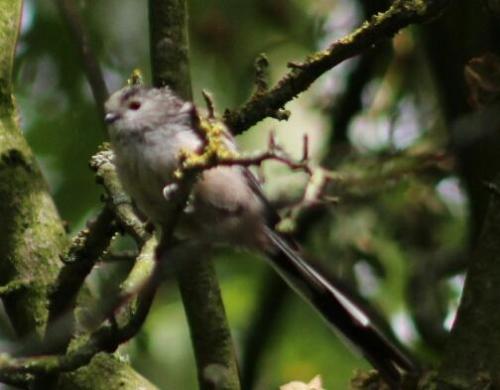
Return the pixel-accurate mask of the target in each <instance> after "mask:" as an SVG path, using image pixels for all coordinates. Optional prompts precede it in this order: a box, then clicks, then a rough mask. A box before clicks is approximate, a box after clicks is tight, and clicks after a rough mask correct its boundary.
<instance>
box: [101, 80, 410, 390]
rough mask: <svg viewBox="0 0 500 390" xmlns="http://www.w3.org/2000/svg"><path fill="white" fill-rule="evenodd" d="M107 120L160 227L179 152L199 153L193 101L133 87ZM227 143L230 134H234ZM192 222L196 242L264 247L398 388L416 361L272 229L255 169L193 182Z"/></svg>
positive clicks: (222, 171) (130, 186) (207, 174)
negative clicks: (253, 175)
mask: <svg viewBox="0 0 500 390" xmlns="http://www.w3.org/2000/svg"><path fill="white" fill-rule="evenodd" d="M105 110H106V117H105V121H106V122H107V123H108V124H109V125H110V128H109V134H110V138H111V143H112V146H113V149H114V152H115V163H116V168H117V171H118V175H119V177H120V179H121V181H122V184H123V186H124V188H125V190H126V191H127V192H128V193H129V195H130V196H131V197H132V198H133V200H134V201H135V203H136V204H137V207H138V208H139V209H140V210H141V211H142V212H143V213H144V214H145V215H146V216H147V217H148V218H149V219H150V220H151V221H152V222H154V223H156V224H158V225H160V226H162V225H164V224H165V223H167V221H166V218H168V216H169V215H171V210H170V208H171V207H172V205H171V204H172V202H168V198H169V197H170V196H172V192H175V191H172V188H171V187H169V186H167V184H168V183H172V181H173V175H174V172H175V171H176V169H178V167H179V155H180V154H181V152H185V151H192V152H194V153H196V152H200V151H201V149H202V148H203V145H204V143H203V140H202V137H201V135H200V133H199V132H197V131H196V130H195V126H196V125H197V124H196V123H195V119H194V115H193V112H194V111H193V110H194V106H193V104H192V103H190V102H185V101H183V100H181V99H179V98H178V97H177V96H176V95H174V93H173V92H172V91H171V90H170V89H169V88H167V87H164V88H144V87H141V86H128V87H125V88H123V89H121V90H119V91H117V92H115V93H114V94H113V95H112V96H111V97H110V98H109V99H108V101H107V102H106V107H105ZM227 142H228V144H229V147H234V146H233V145H232V144H231V142H232V141H231V139H230V138H228V141H227ZM192 195H193V196H192V206H193V210H194V211H193V212H191V213H189V215H186V216H185V219H188V220H189V223H188V225H189V227H190V230H191V237H192V239H196V240H201V241H205V242H208V243H221V242H222V243H227V244H230V245H236V246H240V247H244V248H249V249H252V250H258V251H259V252H261V253H262V254H264V255H265V257H266V258H267V259H269V261H270V263H271V264H272V265H273V267H274V268H275V269H276V270H277V271H278V272H279V274H280V275H281V276H282V277H283V279H284V280H285V281H286V282H287V283H288V284H289V285H290V287H291V288H292V289H294V290H295V291H296V292H297V293H298V294H299V295H301V296H302V297H303V298H304V300H305V301H307V302H308V303H309V304H311V305H312V306H313V307H314V308H315V309H316V310H317V311H318V312H319V313H320V314H321V315H322V317H323V318H324V319H325V320H326V321H327V322H328V323H329V324H330V325H333V327H334V328H335V329H337V330H338V331H340V333H341V334H342V335H343V336H344V337H345V338H347V339H348V340H349V341H350V342H351V343H352V344H354V346H355V347H357V349H359V350H360V351H361V353H362V354H363V355H364V357H365V358H366V359H367V360H368V361H370V362H371V364H372V365H373V366H374V367H375V368H377V369H378V370H379V372H380V374H381V375H382V376H383V377H384V378H385V380H386V381H387V382H388V383H389V384H390V385H391V386H392V387H394V388H397V386H398V385H399V384H400V382H401V379H402V375H403V374H404V373H414V372H415V371H416V370H417V368H416V366H415V364H414V363H413V362H412V360H411V359H410V358H409V357H408V356H407V355H406V354H405V353H404V352H403V351H401V350H400V349H399V348H397V347H396V346H395V345H394V344H393V343H391V342H390V341H389V340H388V339H387V338H386V337H385V336H384V334H383V333H382V332H381V331H380V330H379V329H378V328H377V327H376V326H375V325H374V324H373V323H372V321H371V320H370V318H369V316H368V314H367V313H366V311H365V310H364V309H363V308H362V307H361V305H359V304H358V303H356V302H355V301H354V300H353V299H351V297H350V296H349V295H348V294H347V293H346V292H345V290H343V289H342V288H341V287H340V286H338V285H336V283H334V282H332V281H329V280H326V279H325V278H324V277H323V276H322V275H321V274H320V273H319V272H318V271H317V270H315V269H314V268H313V267H312V266H311V265H310V264H308V263H307V262H306V261H305V260H304V259H303V258H302V257H301V256H300V255H299V254H298V251H297V250H296V248H297V246H296V244H295V243H294V242H292V241H291V239H289V238H285V237H283V236H281V235H280V234H278V233H277V232H276V231H275V230H274V226H275V225H276V223H277V222H278V220H279V218H278V216H277V214H276V213H275V212H274V211H273V210H272V208H271V207H270V206H269V203H268V202H267V201H266V199H265V197H264V196H263V194H262V192H261V191H260V189H259V185H258V184H257V182H256V181H255V179H253V177H252V175H251V174H250V172H249V171H248V170H247V169H246V168H243V167H241V166H237V165H233V166H217V167H215V168H212V169H209V170H205V171H204V172H203V173H202V174H201V175H200V177H199V178H198V180H197V181H196V183H195V184H194V187H193V193H192Z"/></svg>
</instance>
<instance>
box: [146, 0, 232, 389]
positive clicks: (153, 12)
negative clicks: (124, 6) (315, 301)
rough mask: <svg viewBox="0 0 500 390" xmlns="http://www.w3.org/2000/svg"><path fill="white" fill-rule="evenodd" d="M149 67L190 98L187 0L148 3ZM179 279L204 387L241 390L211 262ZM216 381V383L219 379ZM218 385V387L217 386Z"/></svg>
mask: <svg viewBox="0 0 500 390" xmlns="http://www.w3.org/2000/svg"><path fill="white" fill-rule="evenodd" d="M149 20H150V32H151V35H150V42H151V64H152V71H153V80H154V85H155V86H163V85H169V86H170V87H171V88H172V89H173V90H174V91H175V92H176V93H177V94H178V95H179V96H180V97H182V98H183V99H185V100H191V94H192V92H191V78H190V75H189V56H188V53H189V50H188V41H187V33H186V31H187V12H186V1H185V0H149ZM192 176H193V175H186V177H184V179H183V185H182V186H181V190H180V191H179V192H178V193H177V194H176V195H177V196H176V197H175V198H176V202H177V204H176V205H177V207H176V212H175V213H174V215H173V216H172V218H170V223H169V224H168V226H163V227H162V247H163V248H164V250H166V249H167V248H168V247H169V246H170V244H171V237H172V234H173V228H174V226H175V223H176V221H177V219H178V217H179V215H180V213H181V211H182V209H183V208H184V205H185V204H186V201H187V198H188V195H189V192H190V190H189V188H190V186H191V184H192V183H193V177H192ZM177 280H178V282H179V289H180V292H181V296H182V300H183V303H184V308H185V311H186V315H187V318H188V323H189V327H190V332H191V339H192V342H193V347H194V351H195V356H196V363H197V369H198V380H199V384H200V388H201V389H213V388H217V389H227V390H235V389H239V388H240V385H239V376H238V369H237V363H236V357H235V353H234V348H233V345H232V340H231V335H230V331H229V326H228V324H227V319H226V314H225V310H224V306H223V303H222V298H221V292H220V289H219V286H218V282H217V277H216V274H215V269H214V267H213V264H212V262H211V260H210V259H203V260H202V261H196V262H193V264H190V265H189V269H188V265H184V266H182V265H181V266H180V267H177ZM217 378H218V379H217ZM214 381H216V382H217V383H215V382H214Z"/></svg>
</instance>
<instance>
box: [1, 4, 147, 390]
mask: <svg viewBox="0 0 500 390" xmlns="http://www.w3.org/2000/svg"><path fill="white" fill-rule="evenodd" d="M22 5H23V2H22V0H0V10H1V12H0V216H1V217H0V218H1V221H0V283H1V284H2V285H3V288H2V289H1V298H2V300H3V303H4V306H5V309H6V311H7V314H8V316H9V319H10V321H11V322H12V324H13V327H14V329H15V331H16V333H17V335H18V336H19V337H21V338H26V337H28V336H29V337H32V336H33V335H35V336H36V338H38V339H39V340H41V339H42V338H43V336H44V333H45V329H46V326H47V321H48V314H49V297H50V292H51V288H52V287H53V286H54V283H55V281H56V279H57V277H58V273H59V271H60V269H61V266H62V263H61V261H60V259H61V257H62V256H63V254H64V253H65V251H66V249H67V247H68V244H69V240H68V238H67V235H66V232H65V229H64V225H63V223H62V221H61V219H60V217H59V215H58V213H57V209H56V206H55V205H54V202H53V199H52V197H51V194H50V192H49V189H48V186H47V183H46V181H45V180H44V178H43V175H42V173H41V171H40V168H39V166H38V164H37V162H36V159H35V157H34V155H33V153H32V151H31V149H30V148H29V146H28V144H27V142H26V140H25V138H24V137H23V135H22V132H21V130H20V128H19V116H18V112H17V110H16V106H15V101H14V97H13V90H12V65H13V59H14V52H15V47H16V42H17V37H18V31H19V23H20V17H21V10H22ZM61 387H62V388H71V389H76V390H78V389H81V390H87V389H88V390H96V389H113V388H116V389H117V388H120V389H123V390H125V389H137V388H139V387H140V388H143V389H147V390H149V389H151V390H152V389H155V387H154V386H153V385H151V384H150V383H149V382H148V381H147V380H146V379H145V378H143V377H142V376H140V375H139V374H138V373H136V372H135V371H134V370H133V369H132V368H131V367H130V366H129V365H128V364H126V363H125V362H123V361H122V360H120V359H118V358H117V357H115V356H113V355H109V354H101V355H99V356H98V357H97V358H95V359H94V360H93V361H92V363H91V364H90V365H89V366H87V367H85V368H82V369H80V370H77V371H76V372H74V373H72V374H66V375H63V376H62V381H61Z"/></svg>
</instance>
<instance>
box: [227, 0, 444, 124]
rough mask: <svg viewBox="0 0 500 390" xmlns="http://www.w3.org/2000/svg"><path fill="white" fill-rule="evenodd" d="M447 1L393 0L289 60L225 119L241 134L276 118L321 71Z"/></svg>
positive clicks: (419, 19) (436, 11)
mask: <svg viewBox="0 0 500 390" xmlns="http://www.w3.org/2000/svg"><path fill="white" fill-rule="evenodd" d="M449 1H450V0H395V1H394V2H393V4H392V5H391V7H390V8H389V9H388V10H387V11H385V12H383V13H380V14H377V15H375V16H373V17H372V18H371V19H370V20H369V21H367V22H365V23H363V25H362V26H361V27H359V28H358V29H357V30H356V31H354V32H353V33H351V34H349V35H348V36H346V37H344V38H342V39H339V40H338V41H336V42H334V43H333V44H332V45H331V46H330V47H329V48H328V49H326V50H323V51H320V52H317V53H314V54H312V55H310V56H308V57H307V58H306V59H305V60H304V61H303V62H301V63H290V64H289V67H290V68H291V70H290V72H289V73H288V74H287V75H286V76H284V77H283V78H282V79H281V80H280V81H279V82H278V83H277V84H276V85H275V86H274V87H273V88H271V89H270V90H268V91H265V92H263V91H261V92H260V93H257V94H254V95H253V97H252V98H251V99H250V100H249V101H248V102H247V103H245V104H244V105H243V106H242V107H240V108H239V109H237V110H227V111H226V112H225V114H224V120H225V122H226V124H227V125H228V127H229V128H230V129H231V131H232V132H233V133H234V134H240V133H242V132H243V131H245V130H246V129H248V128H249V127H252V126H253V125H255V124H256V123H257V122H259V121H261V120H262V119H264V118H266V117H276V113H277V112H279V110H280V109H282V108H283V106H284V105H285V104H286V103H288V102H289V101H290V100H292V99H294V98H295V97H296V96H297V95H298V94H299V93H301V92H303V91H305V90H306V89H307V88H309V86H310V85H311V84H312V83H313V82H314V81H315V80H316V79H317V78H318V77H319V76H321V75H322V74H323V73H325V72H326V71H328V70H329V69H331V68H333V67H334V66H335V65H337V64H339V63H341V62H342V61H344V60H346V59H347V58H350V57H353V56H355V55H357V54H359V53H361V52H363V51H364V50H366V49H368V48H370V47H373V46H374V45H377V44H378V43H380V42H382V41H384V40H386V39H387V38H390V37H392V36H393V35H394V34H396V33H397V32H398V31H399V30H400V29H402V28H404V27H406V26H408V25H410V24H412V23H416V22H422V21H425V20H428V19H430V18H432V17H435V16H437V15H438V14H439V13H440V12H441V11H442V10H443V9H444V8H445V7H446V6H447V5H448V3H449Z"/></svg>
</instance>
